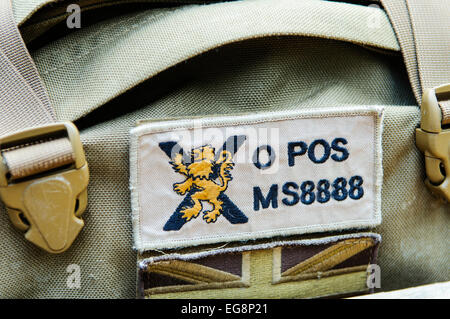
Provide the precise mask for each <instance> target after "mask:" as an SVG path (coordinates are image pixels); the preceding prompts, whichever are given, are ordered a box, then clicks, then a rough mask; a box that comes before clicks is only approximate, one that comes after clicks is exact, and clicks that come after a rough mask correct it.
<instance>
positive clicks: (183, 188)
mask: <svg viewBox="0 0 450 319" xmlns="http://www.w3.org/2000/svg"><path fill="white" fill-rule="evenodd" d="M232 157H233V156H232V154H231V153H230V152H229V151H226V150H223V151H221V153H220V154H218V156H216V154H215V149H214V148H213V147H212V146H210V145H206V146H201V147H198V148H194V149H192V150H191V161H190V163H187V164H186V163H184V161H183V155H182V154H177V155H176V156H175V157H174V158H173V161H171V162H170V164H171V165H172V167H173V168H174V170H175V171H176V172H178V173H180V174H183V175H184V176H186V180H185V181H183V182H181V183H175V184H174V185H173V189H174V191H175V192H176V193H178V194H180V195H184V194H186V193H187V192H189V191H191V190H194V191H195V192H193V193H192V195H191V199H192V201H193V203H194V205H193V206H185V207H183V208H182V209H181V210H180V213H181V214H182V218H184V219H185V220H186V221H189V220H191V219H192V218H195V217H197V216H198V215H199V214H200V212H201V211H202V209H203V206H202V201H206V202H208V203H210V204H211V205H212V207H213V209H212V210H210V211H204V212H203V219H204V220H205V221H206V222H207V223H213V222H215V221H216V219H217V217H218V216H220V214H221V213H222V205H223V202H222V201H221V200H220V199H218V197H219V195H220V194H221V193H222V192H224V191H225V190H226V189H227V187H228V182H229V181H230V180H231V179H232V177H231V174H230V171H231V170H232V169H233V166H234V163H233V162H232ZM217 179H218V181H219V183H216V181H215V180H217Z"/></svg>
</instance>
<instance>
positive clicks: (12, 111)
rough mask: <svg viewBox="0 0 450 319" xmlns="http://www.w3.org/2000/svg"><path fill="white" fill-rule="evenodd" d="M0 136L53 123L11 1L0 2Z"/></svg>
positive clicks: (53, 117)
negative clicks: (0, 114) (16, 21)
mask: <svg viewBox="0 0 450 319" xmlns="http://www.w3.org/2000/svg"><path fill="white" fill-rule="evenodd" d="M0 67H1V70H2V72H1V73H0V83H1V85H0V105H1V111H2V116H1V117H0V136H1V135H3V134H5V133H11V132H14V131H18V130H21V129H23V128H27V127H31V126H37V125H42V124H46V123H51V122H54V121H55V120H56V117H55V114H54V111H53V109H52V107H51V105H50V99H49V97H48V95H47V92H46V89H45V87H44V85H43V83H42V81H41V79H40V77H39V74H38V71H37V69H36V66H35V65H34V62H33V60H32V58H31V56H30V55H29V53H28V50H27V48H26V47H25V44H24V42H23V40H22V37H21V35H20V33H19V30H18V28H17V26H16V23H15V20H14V16H13V13H12V6H11V0H0Z"/></svg>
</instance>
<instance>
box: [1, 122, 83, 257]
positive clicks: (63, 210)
mask: <svg viewBox="0 0 450 319" xmlns="http://www.w3.org/2000/svg"><path fill="white" fill-rule="evenodd" d="M55 138H67V139H68V141H69V142H70V145H71V148H72V152H73V154H72V159H73V161H72V160H70V162H71V163H69V164H65V165H63V166H60V167H56V168H52V169H50V170H48V171H45V169H44V171H39V172H38V173H36V174H33V175H31V176H26V177H24V178H20V179H16V180H14V179H12V178H11V173H10V172H9V168H8V164H7V162H6V160H5V156H4V154H5V153H7V152H8V150H11V149H13V150H14V149H17V148H20V147H23V148H26V147H28V146H29V145H30V144H31V145H33V144H34V145H36V143H38V144H40V143H45V142H42V141H43V140H44V141H45V140H52V139H55ZM88 181H89V169H88V165H87V162H86V158H85V155H84V151H83V146H82V144H81V140H80V134H79V132H78V130H77V128H76V127H75V125H74V124H72V123H71V122H63V123H57V124H50V125H46V126H42V127H37V128H31V129H27V130H24V131H21V132H19V133H16V134H12V135H9V136H5V137H2V138H0V197H1V199H2V200H3V202H4V204H5V206H6V208H7V211H8V214H9V217H10V219H11V222H12V223H13V225H14V226H15V227H16V228H18V229H20V230H22V231H25V232H26V233H25V238H26V239H27V240H29V241H31V242H32V243H33V244H35V245H37V246H38V247H40V248H42V249H44V250H46V251H48V252H50V253H62V252H64V251H66V250H67V249H68V248H69V247H70V246H71V245H72V243H73V241H74V240H75V238H76V237H77V236H78V234H79V232H80V231H81V229H82V228H83V226H84V221H83V220H82V219H80V218H79V217H80V216H81V214H82V213H83V212H84V210H85V209H86V206H87V185H88Z"/></svg>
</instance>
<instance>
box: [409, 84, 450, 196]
mask: <svg viewBox="0 0 450 319" xmlns="http://www.w3.org/2000/svg"><path fill="white" fill-rule="evenodd" d="M449 98H450V83H449V84H446V85H442V86H439V87H437V88H434V89H428V90H426V91H425V92H424V94H423V98H422V105H421V113H422V120H421V123H420V128H418V129H416V144H417V147H418V148H419V149H420V150H421V151H422V152H423V153H424V154H425V170H426V175H427V178H426V180H425V184H426V185H427V187H428V188H429V189H430V190H431V192H432V193H433V194H435V195H437V196H439V197H441V198H442V199H443V200H444V201H447V202H450V129H449V128H445V127H443V126H442V118H443V116H442V110H441V108H440V107H439V101H442V100H448V99H449Z"/></svg>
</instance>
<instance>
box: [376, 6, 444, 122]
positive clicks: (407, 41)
mask: <svg viewBox="0 0 450 319" xmlns="http://www.w3.org/2000/svg"><path fill="white" fill-rule="evenodd" d="M381 2H382V4H383V6H384V8H385V10H386V12H387V14H388V16H389V18H390V20H391V23H392V25H393V27H394V30H395V32H396V34H397V38H398V41H399V43H400V47H401V49H402V53H403V57H404V60H405V65H406V68H407V70H408V75H409V78H410V81H411V85H412V88H413V91H414V94H415V96H416V99H417V101H418V103H419V104H420V103H421V100H422V92H423V91H424V90H425V89H429V88H434V87H436V86H439V85H443V84H446V83H449V82H450V1H448V0H381ZM439 104H440V107H441V110H442V124H450V100H446V101H441V102H440V103H439Z"/></svg>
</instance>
